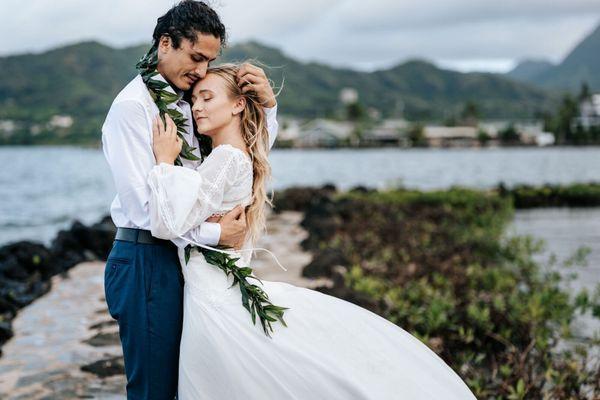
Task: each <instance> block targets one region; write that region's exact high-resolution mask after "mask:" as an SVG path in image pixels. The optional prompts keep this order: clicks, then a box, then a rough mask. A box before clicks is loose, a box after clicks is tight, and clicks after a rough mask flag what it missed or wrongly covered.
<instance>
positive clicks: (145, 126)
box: [102, 99, 221, 246]
mask: <svg viewBox="0 0 600 400" xmlns="http://www.w3.org/2000/svg"><path fill="white" fill-rule="evenodd" d="M102 148H103V151H104V155H105V157H106V160H107V161H108V165H109V167H110V169H111V172H112V175H113V179H114V182H115V186H116V189H117V194H118V196H119V202H120V204H121V208H122V212H123V213H124V214H125V216H126V217H127V219H128V220H129V222H130V223H131V224H132V225H133V226H134V227H136V228H141V229H150V228H149V226H150V221H149V218H150V212H149V200H150V188H149V187H148V184H147V177H148V174H149V172H150V170H152V167H153V166H154V164H155V159H154V153H153V152H152V139H151V131H150V125H149V122H148V117H147V116H146V109H145V107H144V105H143V104H142V103H141V102H139V101H137V100H135V99H130V100H122V101H119V102H117V103H114V104H113V105H112V106H111V108H110V111H109V113H108V116H107V117H106V121H105V122H104V125H103V126H102ZM186 235H189V238H191V239H193V240H194V241H195V242H197V243H202V244H206V245H209V246H211V245H213V246H214V245H216V244H217V243H218V242H219V238H220V236H221V226H220V225H219V224H217V223H211V222H205V223H203V224H201V225H199V226H198V227H196V228H194V229H193V230H191V231H190V232H188V233H187V234H186ZM173 242H175V244H177V245H178V246H179V245H180V244H182V245H183V246H185V245H187V243H185V240H183V239H180V240H177V239H176V240H173ZM178 242H179V243H178Z"/></svg>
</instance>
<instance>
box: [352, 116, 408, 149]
mask: <svg viewBox="0 0 600 400" xmlns="http://www.w3.org/2000/svg"><path fill="white" fill-rule="evenodd" d="M409 126H410V124H409V122H408V121H406V120H405V119H386V120H384V121H383V122H382V123H381V124H379V125H377V126H375V127H373V128H372V129H369V130H368V131H366V132H365V133H364V134H363V136H362V138H361V144H362V145H367V146H388V145H389V146H391V145H393V146H398V145H407V143H406V142H407V141H408V139H407V137H406V135H405V132H406V131H407V130H408V128H409Z"/></svg>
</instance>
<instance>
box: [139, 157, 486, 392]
mask: <svg viewBox="0 0 600 400" xmlns="http://www.w3.org/2000/svg"><path fill="white" fill-rule="evenodd" d="M148 182H149V184H150V187H151V192H152V196H151V201H150V212H151V219H152V232H153V234H154V235H155V236H158V237H162V238H173V237H177V236H179V235H181V234H183V233H184V232H186V231H187V230H188V229H189V228H191V227H193V226H196V225H198V224H200V223H201V222H203V221H204V220H206V219H207V218H208V217H209V216H210V215H212V214H214V213H222V212H226V211H227V210H230V209H231V208H233V207H234V206H235V205H237V204H249V203H250V200H251V193H252V164H251V162H250V158H249V157H248V156H247V155H246V154H245V153H244V152H242V151H241V150H239V149H237V148H234V147H232V146H230V145H220V146H217V147H216V148H215V149H214V150H213V151H212V153H211V154H210V156H209V157H207V159H206V160H205V161H204V162H203V163H202V164H201V165H200V166H199V167H198V169H197V170H196V171H194V170H191V169H187V168H182V167H175V166H172V165H167V164H161V165H157V166H155V167H154V169H153V170H152V172H151V173H150V175H149V179H148ZM273 250H274V251H275V252H276V250H277V249H273ZM250 254H251V253H250V252H245V253H242V255H243V257H242V259H240V260H239V261H238V264H239V265H244V266H245V265H248V262H249V258H250ZM180 260H181V263H182V266H183V273H184V277H185V289H184V322H183V333H182V338H181V346H180V362H179V394H178V396H179V399H181V400H202V399H207V400H238V399H239V400H242V399H243V400H248V399H250V400H253V399H256V400H271V399H272V400H284V399H299V400H309V399H310V400H317V399H323V400H337V399H340V400H351V399H370V400H385V399H438V400H453V399H461V400H462V399H474V398H475V397H474V396H473V394H472V393H471V391H470V390H469V389H468V388H467V386H466V385H465V383H464V382H463V381H462V380H461V378H460V377H459V376H458V375H457V374H456V373H455V372H454V371H453V370H452V369H451V368H450V367H449V366H448V365H446V364H445V363H444V361H442V360H441V359H440V358H439V357H438V356H437V355H436V354H435V353H434V352H433V351H431V350H430V349H429V348H428V347H427V346H425V345H424V344H423V343H421V342H420V341H419V340H418V339H416V338H415V337H413V336H411V335H410V334H409V333H407V332H406V331H404V330H403V329H401V328H400V327H398V326H396V325H394V324H393V323H391V322H389V321H387V320H386V319H384V318H382V317H380V316H378V315H376V314H374V313H372V312H370V311H368V310H366V309H364V308H361V307H359V306H357V305H354V304H352V303H350V302H347V301H344V300H341V299H338V298H336V297H333V296H329V295H326V294H323V293H320V292H318V291H315V290H310V289H306V288H301V287H297V286H293V285H290V284H287V283H284V282H271V281H263V285H261V284H260V283H259V282H258V281H256V280H254V279H251V281H252V283H256V284H258V285H261V287H262V288H263V289H264V290H265V291H266V292H267V294H268V296H269V299H270V300H271V301H272V303H273V304H275V305H278V306H283V307H289V310H286V311H285V314H284V319H285V321H286V323H287V327H284V326H283V325H281V324H280V323H279V322H276V323H273V329H274V332H273V333H272V334H271V335H272V338H269V337H267V336H266V335H265V333H264V332H263V330H262V327H261V325H260V321H258V318H257V321H256V325H253V324H252V320H251V316H250V313H249V312H248V311H247V310H246V309H245V308H243V306H242V302H241V295H240V291H239V287H238V286H237V285H236V286H234V287H232V288H231V289H230V288H229V286H231V283H232V278H231V277H229V278H228V277H227V276H226V275H225V273H224V272H222V271H221V270H220V269H219V268H218V267H216V266H214V265H211V264H208V263H207V262H206V261H205V259H204V256H203V255H202V254H201V253H199V252H198V251H196V250H194V251H193V252H192V254H191V257H190V260H189V262H188V263H187V264H186V263H185V260H184V256H183V251H182V250H180Z"/></svg>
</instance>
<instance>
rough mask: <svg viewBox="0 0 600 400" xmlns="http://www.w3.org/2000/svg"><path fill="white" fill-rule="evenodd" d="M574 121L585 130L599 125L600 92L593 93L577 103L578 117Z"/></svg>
mask: <svg viewBox="0 0 600 400" xmlns="http://www.w3.org/2000/svg"><path fill="white" fill-rule="evenodd" d="M574 123H575V125H581V126H582V127H583V129H586V130H587V129H590V128H591V127H595V126H600V94H593V95H592V96H590V97H589V98H588V99H586V100H584V101H582V102H581V103H580V104H579V117H577V118H575V121H574Z"/></svg>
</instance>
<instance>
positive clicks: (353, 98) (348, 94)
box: [340, 88, 358, 104]
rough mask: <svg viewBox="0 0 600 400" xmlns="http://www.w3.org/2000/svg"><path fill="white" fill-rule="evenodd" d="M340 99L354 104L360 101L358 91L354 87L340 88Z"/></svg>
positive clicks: (345, 102)
mask: <svg viewBox="0 0 600 400" xmlns="http://www.w3.org/2000/svg"><path fill="white" fill-rule="evenodd" d="M340 101H341V102H342V103H343V104H352V103H356V102H357V101H358V92H357V91H356V89H353V88H343V89H342V90H340Z"/></svg>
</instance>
